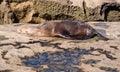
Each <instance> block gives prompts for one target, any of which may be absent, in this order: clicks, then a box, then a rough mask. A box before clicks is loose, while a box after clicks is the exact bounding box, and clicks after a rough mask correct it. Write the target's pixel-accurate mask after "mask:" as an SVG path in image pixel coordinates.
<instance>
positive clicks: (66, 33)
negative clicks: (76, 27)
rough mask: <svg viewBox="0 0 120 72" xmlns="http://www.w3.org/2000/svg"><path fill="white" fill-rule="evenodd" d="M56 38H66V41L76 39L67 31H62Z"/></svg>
mask: <svg viewBox="0 0 120 72" xmlns="http://www.w3.org/2000/svg"><path fill="white" fill-rule="evenodd" d="M57 36H60V37H63V38H66V39H76V38H75V37H73V36H71V35H70V33H69V32H67V31H63V32H61V33H59V34H57Z"/></svg>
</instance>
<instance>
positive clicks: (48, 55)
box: [0, 22, 120, 72]
mask: <svg viewBox="0 0 120 72" xmlns="http://www.w3.org/2000/svg"><path fill="white" fill-rule="evenodd" d="M89 24H90V25H91V26H93V27H94V28H96V29H98V30H100V31H101V32H103V33H104V34H105V35H106V36H107V37H109V38H110V39H111V40H108V41H103V40H100V39H98V38H93V39H88V40H68V39H63V38H56V37H31V36H28V35H24V34H19V33H17V32H16V29H17V27H19V26H20V25H19V24H12V25H0V72H47V71H48V72H61V71H63V72H71V71H72V72H79V71H81V72H119V71H120V29H119V28H120V22H89Z"/></svg>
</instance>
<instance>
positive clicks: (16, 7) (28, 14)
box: [10, 1, 35, 23]
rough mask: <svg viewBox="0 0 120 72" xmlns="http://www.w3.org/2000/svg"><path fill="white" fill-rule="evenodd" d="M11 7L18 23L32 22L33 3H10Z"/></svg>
mask: <svg viewBox="0 0 120 72" xmlns="http://www.w3.org/2000/svg"><path fill="white" fill-rule="evenodd" d="M10 7H11V9H12V11H13V12H14V14H15V16H16V21H17V20H18V21H17V22H20V23H27V22H30V21H31V20H32V16H33V14H34V12H35V11H34V9H33V3H32V2H30V1H26V2H22V3H10Z"/></svg>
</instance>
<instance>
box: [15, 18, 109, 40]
mask: <svg viewBox="0 0 120 72" xmlns="http://www.w3.org/2000/svg"><path fill="white" fill-rule="evenodd" d="M17 31H18V32H19V33H24V34H28V35H32V36H49V37H50V36H60V37H63V38H68V39H88V38H91V37H93V36H94V35H98V36H99V37H100V38H102V39H104V40H107V39H108V38H106V37H105V36H103V35H102V34H101V33H99V32H97V31H96V30H95V29H94V28H92V27H91V26H90V25H88V24H85V23H80V22H75V21H69V20H55V21H48V22H46V23H44V24H42V25H24V26H21V27H20V28H18V30H17Z"/></svg>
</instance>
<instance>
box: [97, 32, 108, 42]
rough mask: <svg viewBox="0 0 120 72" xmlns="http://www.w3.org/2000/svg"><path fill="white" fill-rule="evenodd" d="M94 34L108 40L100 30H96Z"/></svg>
mask: <svg viewBox="0 0 120 72" xmlns="http://www.w3.org/2000/svg"><path fill="white" fill-rule="evenodd" d="M96 34H97V35H98V36H99V37H100V38H101V39H103V40H106V41H107V40H109V38H107V37H106V36H105V35H103V34H102V33H101V32H100V31H97V30H96Z"/></svg>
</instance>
